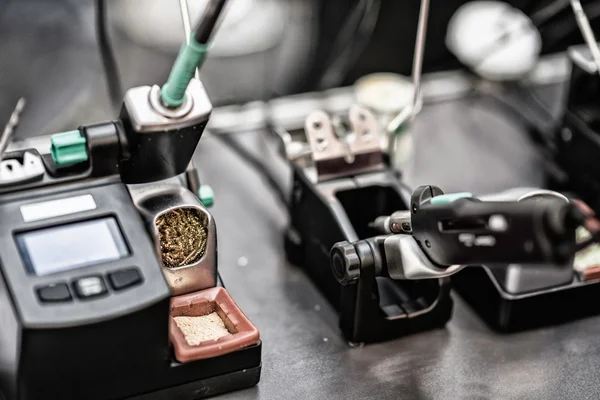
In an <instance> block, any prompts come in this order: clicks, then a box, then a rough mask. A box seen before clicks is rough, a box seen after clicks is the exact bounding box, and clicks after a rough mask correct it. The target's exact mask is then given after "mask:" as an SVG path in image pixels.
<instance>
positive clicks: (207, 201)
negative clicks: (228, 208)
mask: <svg viewBox="0 0 600 400" xmlns="http://www.w3.org/2000/svg"><path fill="white" fill-rule="evenodd" d="M198 198H199V199H200V201H201V202H202V204H204V207H207V208H210V207H212V206H213V204H215V192H214V191H213V190H212V188H211V187H210V186H208V185H202V186H200V189H198Z"/></svg>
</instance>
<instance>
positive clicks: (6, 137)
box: [0, 97, 26, 161]
mask: <svg viewBox="0 0 600 400" xmlns="http://www.w3.org/2000/svg"><path fill="white" fill-rule="evenodd" d="M25 103H26V102H25V98H24V97H21V98H20V99H19V101H17V105H16V106H15V109H14V110H13V112H12V114H11V115H10V118H9V119H8V122H7V123H6V126H5V127H4V131H2V136H0V161H1V160H2V157H3V156H4V152H5V151H6V149H7V148H8V145H9V143H10V139H11V137H12V135H13V133H14V131H15V129H16V128H17V125H19V117H20V115H21V112H22V111H23V108H25Z"/></svg>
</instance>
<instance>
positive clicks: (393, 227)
mask: <svg viewBox="0 0 600 400" xmlns="http://www.w3.org/2000/svg"><path fill="white" fill-rule="evenodd" d="M392 232H400V225H398V223H396V222H394V223H393V224H392Z"/></svg>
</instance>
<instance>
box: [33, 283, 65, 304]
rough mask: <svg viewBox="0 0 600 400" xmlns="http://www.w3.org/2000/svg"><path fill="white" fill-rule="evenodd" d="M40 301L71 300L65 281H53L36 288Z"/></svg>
mask: <svg viewBox="0 0 600 400" xmlns="http://www.w3.org/2000/svg"><path fill="white" fill-rule="evenodd" d="M37 295H38V298H39V299H40V301H43V302H44V303H57V302H61V301H69V300H71V292H69V286H67V284H66V283H53V284H52V285H48V286H44V287H42V288H39V289H38V290H37Z"/></svg>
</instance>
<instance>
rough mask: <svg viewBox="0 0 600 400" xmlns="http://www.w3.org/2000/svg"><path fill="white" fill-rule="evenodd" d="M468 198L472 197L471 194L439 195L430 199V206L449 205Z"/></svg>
mask: <svg viewBox="0 0 600 400" xmlns="http://www.w3.org/2000/svg"><path fill="white" fill-rule="evenodd" d="M468 197H473V194H472V193H469V192H459V193H448V194H441V195H439V196H435V197H434V198H432V199H431V204H450V203H452V202H453V201H456V200H458V199H464V198H468Z"/></svg>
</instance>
